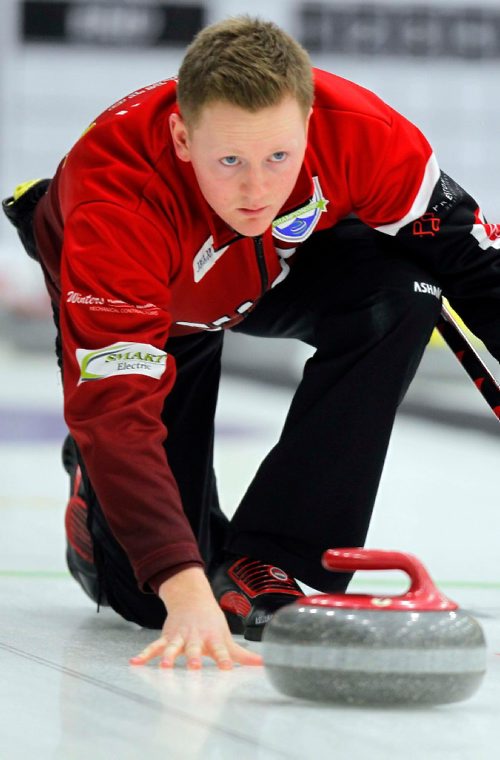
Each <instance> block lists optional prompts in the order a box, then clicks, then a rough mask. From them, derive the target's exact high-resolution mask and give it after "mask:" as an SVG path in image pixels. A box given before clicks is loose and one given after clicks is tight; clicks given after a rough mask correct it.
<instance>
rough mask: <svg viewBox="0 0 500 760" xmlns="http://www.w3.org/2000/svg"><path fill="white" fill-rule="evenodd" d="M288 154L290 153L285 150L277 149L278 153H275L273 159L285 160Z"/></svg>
mask: <svg viewBox="0 0 500 760" xmlns="http://www.w3.org/2000/svg"><path fill="white" fill-rule="evenodd" d="M287 155H288V153H285V151H284V150H278V151H276V153H273V155H272V157H271V160H272V161H277V162H279V161H284V160H285V158H286V157H287Z"/></svg>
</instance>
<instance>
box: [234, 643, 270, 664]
mask: <svg viewBox="0 0 500 760" xmlns="http://www.w3.org/2000/svg"><path fill="white" fill-rule="evenodd" d="M229 651H230V654H231V658H232V659H233V661H234V662H237V663H238V664H239V665H263V664H264V660H263V659H262V657H261V655H260V654H257V652H251V651H250V650H249V649H245V648H244V647H242V646H240V645H239V644H236V643H232V644H231V646H230V649H229Z"/></svg>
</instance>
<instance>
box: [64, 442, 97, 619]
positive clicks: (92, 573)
mask: <svg viewBox="0 0 500 760" xmlns="http://www.w3.org/2000/svg"><path fill="white" fill-rule="evenodd" d="M63 465H64V468H65V470H66V472H67V473H68V474H69V476H70V497H69V501H68V505H67V507H66V513H65V516H64V527H65V529H66V563H67V565H68V569H69V571H70V573H71V575H72V576H73V578H74V579H75V580H76V581H77V582H78V583H79V584H80V586H81V587H82V588H83V590H84V591H85V593H86V594H87V596H88V597H90V599H92V601H94V602H97V604H98V605H99V606H101V607H107V606H108V601H107V599H106V595H105V594H104V592H103V590H102V589H101V586H100V583H99V574H98V572H97V567H96V565H95V560H94V544H93V541H92V536H91V535H90V531H89V529H88V525H87V522H88V505H87V502H86V499H85V489H84V485H83V480H82V472H81V469H80V466H79V464H78V463H77V458H76V452H75V449H74V443H73V441H72V439H71V438H70V437H69V436H68V437H67V439H66V441H65V442H64V446H63Z"/></svg>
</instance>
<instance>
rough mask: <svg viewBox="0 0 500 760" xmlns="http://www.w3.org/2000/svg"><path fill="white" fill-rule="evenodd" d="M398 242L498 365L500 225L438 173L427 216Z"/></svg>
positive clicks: (406, 230) (402, 231) (408, 227)
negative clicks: (430, 277)
mask: <svg viewBox="0 0 500 760" xmlns="http://www.w3.org/2000/svg"><path fill="white" fill-rule="evenodd" d="M396 241H397V243H398V244H399V245H402V246H403V247H404V248H405V249H406V250H408V251H409V252H411V254H412V255H413V257H414V258H415V259H416V260H418V261H419V262H421V263H422V265H423V266H425V268H426V269H427V270H428V271H429V272H430V273H431V274H433V275H434V276H435V277H436V278H437V280H438V282H439V283H440V284H441V287H442V290H443V295H444V296H446V298H447V299H448V300H449V301H450V303H451V305H452V306H453V308H454V309H455V310H456V311H457V313H458V314H459V315H460V316H461V317H462V319H463V320H464V322H465V323H466V324H467V326H468V327H469V328H470V330H471V331H472V332H473V333H474V334H475V335H476V336H477V337H478V338H480V339H481V340H482V341H483V342H484V343H485V345H486V347H487V348H488V350H489V351H490V352H491V353H492V354H493V356H494V357H495V358H496V359H497V360H498V361H500V225H498V224H487V223H486V221H485V219H484V216H483V214H482V212H481V209H480V208H479V206H478V204H477V202H476V201H475V200H474V199H473V198H472V197H471V196H470V195H469V194H468V193H467V192H466V191H465V190H463V188H461V187H460V185H458V184H457V183H456V182H455V181H454V180H453V179H451V177H449V176H448V175H446V174H445V173H444V172H441V175H440V178H439V180H438V182H437V183H436V186H435V187H434V191H433V193H432V197H431V200H430V203H429V205H428V207H427V210H426V212H425V213H424V214H423V215H422V216H421V217H420V218H419V219H417V220H415V221H413V222H411V223H409V224H407V225H406V226H404V227H402V228H401V229H400V230H399V231H398V233H397V235H396Z"/></svg>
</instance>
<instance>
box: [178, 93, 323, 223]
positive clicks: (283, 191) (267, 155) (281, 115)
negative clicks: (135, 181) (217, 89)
mask: <svg viewBox="0 0 500 760" xmlns="http://www.w3.org/2000/svg"><path fill="white" fill-rule="evenodd" d="M308 121H309V119H308V118H307V119H306V118H305V117H304V114H303V111H302V110H301V108H300V106H299V104H298V102H297V101H296V100H295V98H293V97H291V96H288V97H286V98H285V99H284V100H282V101H281V103H279V105H276V106H270V107H268V108H263V109H262V110H260V111H257V112H255V113H251V112H250V111H245V110H243V109H242V108H239V107H238V106H233V105H230V104H228V103H223V102H216V103H211V104H209V105H206V106H205V107H204V109H203V111H202V113H201V117H200V119H199V121H198V123H197V125H196V126H195V127H194V128H192V129H190V130H188V129H187V127H186V125H185V123H184V122H183V120H182V118H181V117H180V116H178V115H177V114H174V115H172V116H171V117H170V128H171V132H172V137H173V140H174V146H175V150H176V153H177V156H178V158H180V159H181V160H182V161H191V163H192V165H193V170H194V172H195V175H196V178H197V180H198V184H199V186H200V189H201V191H202V193H203V195H204V196H205V198H206V200H207V202H208V203H209V205H210V206H211V207H212V208H213V210H214V211H215V212H216V214H218V215H219V216H220V217H221V218H222V219H223V220H224V221H225V222H226V224H228V225H229V226H230V227H232V228H233V229H234V230H236V232H239V233H240V234H241V235H246V236H250V237H254V236H255V235H261V234H262V233H263V232H264V231H265V230H266V229H267V228H268V227H269V225H270V224H271V222H272V221H273V219H274V218H275V217H276V216H277V214H278V212H279V210H280V209H281V207H282V206H283V204H284V203H285V201H286V199H287V198H288V196H289V195H290V193H291V192H292V190H293V188H294V185H295V182H296V181H297V177H298V174H299V171H300V168H301V165H302V162H303V159H304V153H305V150H306V143H307V125H308Z"/></svg>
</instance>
